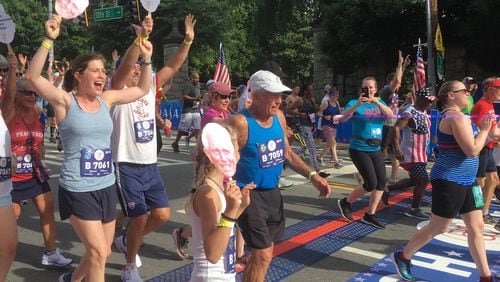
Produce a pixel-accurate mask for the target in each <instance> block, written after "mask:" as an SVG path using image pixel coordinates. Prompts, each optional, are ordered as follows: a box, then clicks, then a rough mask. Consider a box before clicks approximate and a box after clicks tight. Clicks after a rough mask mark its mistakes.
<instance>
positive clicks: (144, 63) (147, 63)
mask: <svg viewBox="0 0 500 282" xmlns="http://www.w3.org/2000/svg"><path fill="white" fill-rule="evenodd" d="M152 63H153V62H151V61H147V62H141V67H144V66H149V65H151V64H152Z"/></svg>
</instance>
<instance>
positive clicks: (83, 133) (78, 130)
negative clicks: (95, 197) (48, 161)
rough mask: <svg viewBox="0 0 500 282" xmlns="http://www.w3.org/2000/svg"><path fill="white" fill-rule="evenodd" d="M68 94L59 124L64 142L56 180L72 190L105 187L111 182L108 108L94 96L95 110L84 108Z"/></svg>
mask: <svg viewBox="0 0 500 282" xmlns="http://www.w3.org/2000/svg"><path fill="white" fill-rule="evenodd" d="M70 95H71V104H70V106H69V109H68V113H67V114H66V118H65V119H64V120H62V121H61V123H60V124H59V130H60V132H61V141H62V143H63V146H64V162H63V164H62V167H61V177H60V178H59V184H60V185H61V187H62V188H64V189H66V190H69V191H72V192H90V191H96V190H100V189H104V188H107V187H109V186H111V185H113V184H114V183H115V174H114V172H113V162H112V159H111V149H110V147H111V145H110V142H111V132H112V130H113V122H112V121H111V116H110V113H109V108H108V107H107V106H106V104H105V103H104V101H103V100H102V99H101V98H100V97H97V100H98V101H99V106H100V107H99V110H98V111H97V112H95V113H89V112H85V111H83V110H82V109H81V108H80V106H79V105H78V103H77V101H76V100H75V97H74V96H73V95H72V94H70Z"/></svg>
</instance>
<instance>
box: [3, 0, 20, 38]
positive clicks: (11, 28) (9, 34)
mask: <svg viewBox="0 0 500 282" xmlns="http://www.w3.org/2000/svg"><path fill="white" fill-rule="evenodd" d="M15 33H16V24H15V23H14V21H13V20H12V18H11V17H10V16H9V15H7V13H6V12H5V10H4V8H3V6H2V4H0V42H2V43H4V44H9V43H11V42H12V40H14V34H15Z"/></svg>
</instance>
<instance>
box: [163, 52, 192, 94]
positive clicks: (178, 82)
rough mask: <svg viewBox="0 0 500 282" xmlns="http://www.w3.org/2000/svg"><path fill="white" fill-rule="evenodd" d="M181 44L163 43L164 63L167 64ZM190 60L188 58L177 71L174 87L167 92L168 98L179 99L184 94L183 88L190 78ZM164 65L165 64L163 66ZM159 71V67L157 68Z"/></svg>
mask: <svg viewBox="0 0 500 282" xmlns="http://www.w3.org/2000/svg"><path fill="white" fill-rule="evenodd" d="M179 46H180V44H178V43H166V44H164V45H163V63H164V65H165V64H167V62H168V60H170V58H171V57H172V56H174V55H175V53H176V52H177V50H179ZM188 66H189V60H188V59H187V58H186V61H185V62H184V64H182V67H181V68H180V69H179V70H178V71H177V73H176V74H175V75H174V78H173V85H172V88H171V89H170V90H169V91H168V92H167V100H169V101H172V100H179V99H180V98H181V96H182V89H183V88H184V86H185V85H186V82H187V81H188V79H189V70H188ZM162 67H163V66H162ZM157 71H159V69H158V70H157Z"/></svg>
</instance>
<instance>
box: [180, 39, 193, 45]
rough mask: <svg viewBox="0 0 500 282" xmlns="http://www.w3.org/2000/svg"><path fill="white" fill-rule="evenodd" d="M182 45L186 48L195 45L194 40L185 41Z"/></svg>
mask: <svg viewBox="0 0 500 282" xmlns="http://www.w3.org/2000/svg"><path fill="white" fill-rule="evenodd" d="M182 44H184V45H186V46H190V45H191V44H193V40H186V39H184V41H182Z"/></svg>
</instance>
